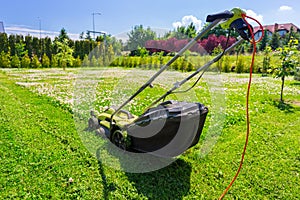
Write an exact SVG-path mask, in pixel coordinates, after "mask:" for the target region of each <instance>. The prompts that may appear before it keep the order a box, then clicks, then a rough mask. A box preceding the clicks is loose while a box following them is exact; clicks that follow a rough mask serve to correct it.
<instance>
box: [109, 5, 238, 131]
mask: <svg viewBox="0 0 300 200" xmlns="http://www.w3.org/2000/svg"><path fill="white" fill-rule="evenodd" d="M237 10H238V12H236V11H235V12H232V13H230V12H231V11H225V12H224V13H221V14H215V15H209V16H210V20H213V21H212V22H210V23H209V24H208V26H207V27H205V28H204V29H203V30H202V31H201V32H200V33H199V34H198V35H197V36H196V37H195V38H193V39H192V40H191V41H190V42H189V43H188V44H187V45H186V46H185V47H183V48H182V49H181V50H180V51H179V52H178V53H177V54H176V55H175V56H174V57H173V58H172V59H171V60H169V62H167V64H165V65H164V66H163V67H161V68H160V70H159V71H158V72H156V74H154V75H153V76H152V77H151V78H150V79H149V80H148V81H147V82H146V83H145V84H144V85H143V86H142V87H140V88H139V89H138V90H137V91H136V92H135V93H134V94H133V95H132V96H131V97H130V98H129V99H128V100H126V101H125V102H124V103H123V104H122V105H121V106H120V107H119V108H117V109H116V110H115V112H114V113H113V114H112V115H111V120H110V123H111V124H110V128H111V129H112V128H113V126H112V125H113V118H114V116H115V115H116V114H117V113H118V112H120V110H121V109H122V108H123V107H124V106H126V105H127V104H128V103H129V102H131V100H132V99H134V98H135V97H136V96H137V95H138V94H140V93H141V92H142V91H144V90H145V89H146V88H147V87H148V86H150V85H151V84H152V82H153V81H154V80H155V79H156V78H157V77H158V76H159V75H160V74H161V73H162V72H163V71H165V70H166V69H167V68H168V67H169V66H170V65H171V64H172V63H174V62H175V61H176V60H177V59H178V58H179V57H180V56H182V55H183V53H184V52H186V51H187V50H188V49H190V48H191V47H192V46H193V45H195V44H196V43H197V41H198V40H199V39H200V38H202V37H203V36H204V35H205V34H206V33H208V32H209V31H210V30H211V29H213V28H214V27H215V26H217V25H218V24H219V23H220V22H222V21H224V20H225V22H224V23H222V24H225V23H226V22H227V21H231V19H232V18H234V19H237V18H240V17H239V14H240V12H242V11H241V9H237ZM233 11H234V9H233ZM223 17H224V18H223ZM230 24H231V23H230ZM225 25H226V24H225ZM230 28H232V27H230Z"/></svg>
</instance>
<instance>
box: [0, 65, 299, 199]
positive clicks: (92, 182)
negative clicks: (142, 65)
mask: <svg viewBox="0 0 300 200" xmlns="http://www.w3.org/2000/svg"><path fill="white" fill-rule="evenodd" d="M153 73H155V71H153V70H138V69H135V70H129V69H121V68H103V69H83V68H81V69H68V70H66V71H63V70H62V69H40V70H37V69H35V70H32V69H22V70H19V69H2V70H1V71H0V82H1V84H0V94H1V98H0V120H1V123H0V144H1V145H0V155H1V156H0V170H1V176H0V198H1V199H8V198H17V199H26V198H28V199H49V198H53V199H78V198H79V199H217V198H218V197H219V196H220V195H221V193H222V192H223V190H224V189H225V187H226V186H227V185H228V183H229V182H230V180H231V179H232V177H233V176H234V174H235V172H236V170H237V167H238V164H239V161H240V158H241V153H242V149H243V145H244V141H245V134H246V122H245V95H246V86H247V82H248V75H247V74H221V75H220V74H213V73H208V74H207V75H205V76H204V78H203V80H202V81H201V82H200V83H199V84H198V85H197V86H196V87H195V88H194V90H192V91H191V92H189V93H186V94H176V95H172V96H170V97H169V98H168V99H177V100H186V101H197V102H201V103H203V104H205V105H206V106H208V108H209V110H210V112H209V115H208V118H207V122H206V124H205V128H204V130H203V134H202V136H201V139H200V142H199V144H198V145H196V146H195V147H193V148H192V149H190V150H188V151H187V152H185V153H184V154H183V155H181V156H180V157H179V158H178V159H177V160H176V161H175V162H173V163H172V164H171V165H169V166H167V167H165V168H163V169H160V170H157V171H152V172H147V173H130V172H126V171H122V170H119V168H122V166H121V167H120V166H118V168H117V169H116V168H115V167H116V166H115V165H114V164H113V165H112V164H111V163H110V161H109V160H103V159H101V160H98V159H97V156H98V155H97V152H96V151H95V149H97V148H96V147H95V146H96V145H102V140H101V139H100V138H99V137H98V136H96V135H95V134H94V133H91V132H86V131H84V130H83V129H84V126H86V120H87V118H88V114H89V111H90V110H91V109H94V110H96V111H99V112H101V111H102V110H103V109H104V108H105V107H106V106H110V105H120V103H122V102H123V101H124V100H125V99H126V98H128V97H129V96H130V94H132V93H133V92H134V91H135V89H137V88H138V87H139V86H140V85H141V84H142V82H143V81H145V80H147V79H148V78H149V76H150V75H151V74H153ZM187 74H188V73H179V72H174V71H168V72H166V73H164V74H163V75H162V76H161V77H160V78H159V79H158V80H157V81H156V82H155V83H154V88H148V89H147V90H146V91H145V92H143V93H141V95H140V96H138V98H137V99H135V101H133V102H132V103H131V104H130V105H129V106H127V107H126V109H128V110H130V111H131V112H132V113H134V114H140V113H142V112H143V110H144V109H145V108H146V107H147V105H148V104H149V103H150V102H151V101H153V100H154V99H155V98H156V97H158V96H159V95H160V94H162V93H163V92H164V91H165V90H166V89H167V88H168V87H171V86H172V83H174V82H176V81H179V80H180V79H181V78H183V77H185V76H186V75H187ZM193 81H195V79H193V80H192V81H191V83H190V85H192V83H193ZM190 85H189V86H190ZM185 88H188V86H185ZM279 97H280V80H278V79H274V78H272V77H261V76H260V75H254V78H253V85H252V90H251V99H250V114H251V134H250V142H249V146H248V149H247V153H246V158H245V163H244V166H243V168H242V171H241V173H240V175H239V177H238V179H237V181H236V182H235V183H234V185H233V187H232V188H231V189H230V191H229V193H228V195H227V196H226V198H225V199H297V198H298V196H299V191H300V187H299V182H300V178H299V173H300V170H299V169H300V155H299V152H300V151H299V150H300V149H299V147H300V144H299V143H300V140H299V138H300V126H299V124H300V117H299V116H300V105H299V104H300V83H299V82H297V81H294V80H293V79H292V78H291V77H289V78H288V80H287V81H286V87H285V89H284V99H285V102H286V103H285V104H280V103H279V101H278V99H279ZM115 162H118V161H116V160H114V161H113V163H115Z"/></svg>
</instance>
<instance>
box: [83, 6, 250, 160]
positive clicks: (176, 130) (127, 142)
mask: <svg viewBox="0 0 300 200" xmlns="http://www.w3.org/2000/svg"><path fill="white" fill-rule="evenodd" d="M243 14H244V11H242V10H241V9H239V8H234V9H232V10H231V11H225V12H222V13H217V14H213V15H208V16H207V18H206V22H208V23H209V24H208V26H206V28H204V29H203V30H202V31H201V32H200V33H199V34H198V35H197V36H196V37H195V38H194V39H192V40H191V41H190V42H189V43H188V44H187V45H186V46H185V47H184V48H182V49H181V50H180V51H179V52H178V53H177V54H176V55H175V56H174V57H173V58H172V59H171V60H170V61H169V62H168V63H167V64H165V65H164V66H163V67H161V68H160V70H159V71H157V72H156V73H155V74H154V75H153V76H152V77H151V78H150V79H149V80H148V81H147V82H146V83H145V84H144V85H142V86H141V87H140V88H139V89H138V90H137V91H136V92H135V93H134V94H133V95H132V96H131V97H130V98H129V99H128V100H126V101H125V102H124V103H123V104H122V105H121V106H119V107H110V108H108V109H106V110H105V111H104V112H102V113H100V114H99V115H96V114H95V113H94V112H93V111H91V118H90V119H89V121H88V126H89V127H88V128H89V130H96V132H97V133H98V134H101V135H103V136H105V137H106V138H108V139H109V140H110V141H111V142H112V143H113V144H115V145H116V146H118V147H119V148H121V149H123V150H126V151H133V152H143V153H151V154H153V155H155V156H159V157H176V156H178V155H180V154H182V153H183V152H184V151H186V150H187V149H189V148H191V147H193V146H194V145H196V144H197V143H198V141H199V138H200V135H201V132H202V129H203V127H204V124H205V119H206V115H207V113H208V108H207V107H206V106H205V105H203V104H201V103H197V102H196V103H190V102H184V101H173V100H168V101H165V98H166V97H167V96H168V95H170V94H172V93H174V91H175V90H177V89H178V88H179V87H181V86H182V85H183V84H184V83H186V82H187V81H189V80H190V79H191V78H193V77H195V76H196V75H198V74H199V73H200V72H202V73H201V74H200V76H199V78H198V80H197V81H196V83H195V84H194V85H193V86H192V87H194V86H195V85H196V84H197V82H198V81H199V80H200V78H201V77H202V75H203V73H204V72H205V71H206V70H207V69H208V68H209V67H210V66H211V65H212V64H213V63H215V62H217V61H218V60H219V59H220V58H221V57H222V56H223V55H225V54H226V53H228V52H230V51H232V50H233V49H234V48H235V47H237V46H238V45H240V44H241V43H242V42H243V41H245V40H247V41H250V37H251V32H252V30H249V29H250V28H251V29H252V27H251V26H250V25H249V24H248V23H247V22H246V21H245V20H244V19H243V17H242V15H243ZM219 24H220V25H221V27H222V28H224V29H228V30H231V29H234V30H235V31H236V32H237V33H239V35H240V39H239V40H238V41H237V42H235V43H234V44H233V45H231V46H230V47H227V48H225V50H224V51H223V52H222V53H220V54H219V55H217V56H216V57H215V58H213V59H212V60H211V61H209V62H208V63H206V64H205V65H204V66H202V67H200V68H198V69H197V70H196V71H195V72H193V73H192V74H191V75H189V76H188V77H187V78H185V79H183V80H182V81H180V82H177V83H175V84H174V86H173V88H171V89H170V90H169V91H167V92H166V93H165V94H164V95H162V96H161V97H160V98H158V99H157V100H156V101H154V102H153V103H152V104H151V105H150V106H149V108H148V109H147V110H146V111H145V112H144V113H143V114H142V115H141V116H135V115H133V114H131V113H130V112H128V111H126V110H123V107H124V106H126V105H127V104H128V103H130V102H131V101H132V100H133V99H134V98H135V97H136V96H137V95H138V94H140V93H141V92H142V91H143V90H145V89H146V88H147V87H151V86H152V82H153V81H154V80H155V79H156V78H157V77H158V76H159V75H160V74H161V73H162V72H163V71H164V70H166V69H167V68H168V67H169V66H170V65H171V64H172V63H173V62H174V61H175V60H176V59H178V58H179V57H180V56H182V55H183V53H184V52H185V51H187V50H188V49H190V48H191V47H192V46H193V45H194V44H196V43H197V41H198V40H199V39H200V38H202V37H203V36H204V35H205V34H206V33H208V32H209V31H210V30H211V29H213V28H214V27H215V26H217V25H219ZM229 32H230V31H229ZM228 37H229V36H228ZM192 87H191V88H192ZM191 88H190V89H191ZM160 101H163V102H162V103H159V102H160Z"/></svg>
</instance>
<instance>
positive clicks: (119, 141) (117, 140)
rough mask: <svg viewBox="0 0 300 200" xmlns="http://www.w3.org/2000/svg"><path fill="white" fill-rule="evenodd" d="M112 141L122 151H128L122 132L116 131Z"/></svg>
mask: <svg viewBox="0 0 300 200" xmlns="http://www.w3.org/2000/svg"><path fill="white" fill-rule="evenodd" d="M111 141H112V143H114V144H115V145H116V146H117V147H119V148H120V149H123V150H126V141H125V138H124V136H123V134H122V131H120V130H116V131H115V132H114V133H113V135H112V137H111Z"/></svg>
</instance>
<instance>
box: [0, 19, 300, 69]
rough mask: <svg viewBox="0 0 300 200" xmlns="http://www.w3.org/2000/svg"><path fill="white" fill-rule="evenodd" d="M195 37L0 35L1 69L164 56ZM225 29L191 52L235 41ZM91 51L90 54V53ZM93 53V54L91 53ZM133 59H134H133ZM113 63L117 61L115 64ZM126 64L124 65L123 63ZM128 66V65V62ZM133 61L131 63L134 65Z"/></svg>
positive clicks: (192, 32)
mask: <svg viewBox="0 0 300 200" xmlns="http://www.w3.org/2000/svg"><path fill="white" fill-rule="evenodd" d="M196 34H197V31H196V28H195V26H194V25H193V23H191V24H190V25H189V26H187V27H178V28H176V29H174V30H172V31H169V32H167V33H165V34H164V35H163V36H162V37H157V34H156V33H155V32H154V31H153V30H152V29H151V28H150V27H148V28H144V27H143V26H142V25H138V26H135V27H134V28H133V29H132V30H131V31H130V32H129V33H128V41H127V43H126V44H123V43H122V41H120V40H117V39H116V38H115V37H112V36H111V35H101V36H98V37H97V39H96V40H92V39H91V37H90V36H89V34H87V35H86V37H85V38H84V36H83V34H82V35H81V39H80V40H72V39H70V38H69V36H68V34H67V32H66V30H65V29H64V28H63V29H62V30H61V31H60V34H59V36H58V37H55V38H54V39H53V40H52V39H51V38H49V37H46V38H38V37H33V36H30V35H26V36H23V35H12V34H11V35H7V34H6V33H1V34H0V67H24V68H29V67H32V68H39V67H50V66H51V67H63V68H65V67H80V66H107V65H109V64H110V63H111V62H113V59H114V58H115V57H116V56H120V55H121V53H122V52H124V51H127V52H130V54H127V55H129V56H140V57H143V56H148V55H152V54H153V53H159V52H161V51H163V52H164V54H163V56H166V55H170V54H171V53H172V52H177V51H179V50H180V49H181V48H182V47H183V46H184V45H186V44H187V43H188V42H189V41H190V39H191V38H193V37H195V36H196ZM227 34H228V30H224V29H222V28H221V27H220V26H218V27H216V28H215V29H213V30H211V31H209V33H207V34H206V35H205V36H204V37H203V39H202V40H201V41H199V42H198V43H197V44H196V45H195V46H194V47H192V49H191V51H192V52H196V53H198V54H203V53H208V54H213V53H214V52H215V51H216V50H218V49H219V50H222V49H224V48H225V47H226V45H227V46H230V45H231V44H232V43H233V42H235V41H236V38H237V36H238V34H237V33H235V32H234V31H231V36H230V37H229V40H228V44H226V43H227V37H226V35H227ZM291 38H296V39H298V40H299V39H300V36H299V33H295V32H294V31H293V30H290V32H289V33H288V34H286V35H285V36H284V37H280V35H279V34H278V33H274V34H273V35H272V36H271V37H269V36H268V35H267V34H265V37H264V38H263V40H262V41H261V42H260V43H259V45H258V49H257V50H258V51H261V52H262V54H264V53H263V52H264V51H265V50H266V48H271V49H272V50H276V49H278V48H279V47H283V46H285V45H287V44H288V42H289V40H290V39H291ZM251 47H252V46H251V44H250V43H247V42H246V43H244V44H242V45H241V46H240V48H238V49H236V50H235V52H240V53H242V54H243V53H247V52H249V53H250V52H251V51H252V48H251ZM92 51H93V52H92ZM91 52H92V53H91ZM133 60H134V59H133ZM115 63H116V62H115ZM125 63H126V62H125ZM129 63H131V62H129ZM134 63H135V61H134V62H133V65H135V64H134Z"/></svg>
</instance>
